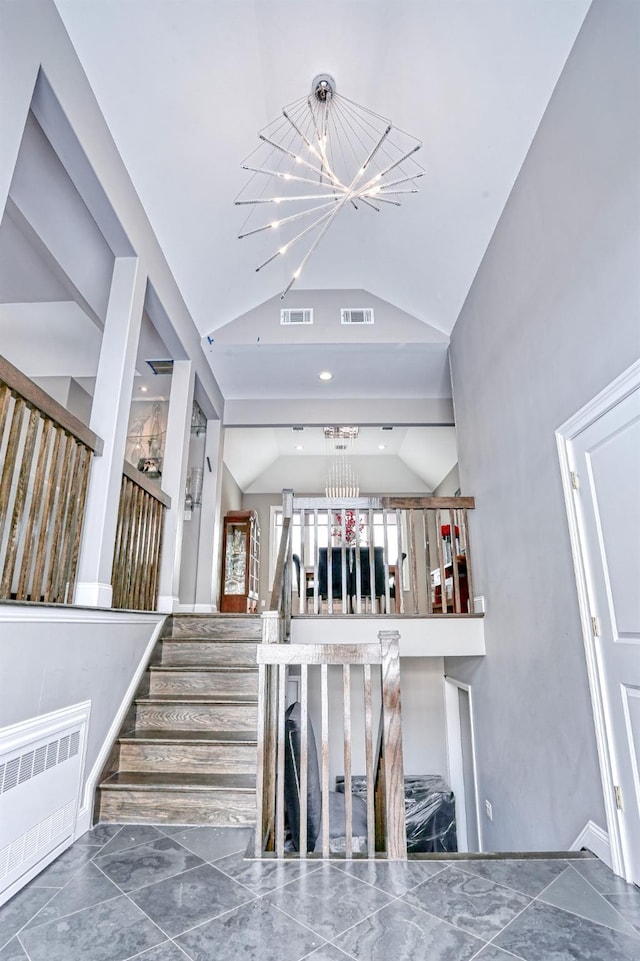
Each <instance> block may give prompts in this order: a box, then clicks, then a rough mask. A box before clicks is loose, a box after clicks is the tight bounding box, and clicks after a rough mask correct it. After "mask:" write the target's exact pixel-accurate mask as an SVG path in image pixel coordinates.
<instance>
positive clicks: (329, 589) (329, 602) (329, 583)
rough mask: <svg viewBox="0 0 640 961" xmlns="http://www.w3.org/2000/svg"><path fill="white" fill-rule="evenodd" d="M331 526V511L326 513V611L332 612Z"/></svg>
mask: <svg viewBox="0 0 640 961" xmlns="http://www.w3.org/2000/svg"><path fill="white" fill-rule="evenodd" d="M332 528H333V511H332V510H329V512H328V515H327V612H328V613H329V614H333V550H332V544H331V541H332V536H331V530H332Z"/></svg>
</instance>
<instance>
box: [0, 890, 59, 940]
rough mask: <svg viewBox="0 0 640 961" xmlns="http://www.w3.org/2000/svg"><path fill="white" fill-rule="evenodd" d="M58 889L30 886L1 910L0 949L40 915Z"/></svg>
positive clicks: (15, 895)
mask: <svg viewBox="0 0 640 961" xmlns="http://www.w3.org/2000/svg"><path fill="white" fill-rule="evenodd" d="M57 893H58V888H38V887H34V886H33V885H31V884H28V885H27V886H26V887H25V888H23V889H22V891H18V893H17V894H14V896H13V897H12V898H11V900H10V901H7V903H6V904H3V905H2V907H1V908H0V948H1V947H2V946H3V945H5V944H6V943H7V941H10V940H11V938H12V937H13V936H14V935H15V934H17V933H18V931H19V930H20V929H21V928H22V927H24V925H25V924H28V922H29V921H30V920H31V918H32V917H33V916H34V915H35V914H37V913H38V911H39V910H40V908H41V907H42V905H43V904H46V903H47V901H49V900H50V898H52V897H53V896H54V895H55V894H57Z"/></svg>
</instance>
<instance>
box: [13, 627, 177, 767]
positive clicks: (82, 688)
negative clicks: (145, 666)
mask: <svg viewBox="0 0 640 961" xmlns="http://www.w3.org/2000/svg"><path fill="white" fill-rule="evenodd" d="M38 613H39V617H38V620H37V621H35V620H32V621H28V620H26V617H27V616H29V615H30V614H31V611H27V609H26V608H22V609H17V608H16V613H15V614H12V611H11V609H5V610H4V611H3V616H2V619H1V620H0V728H4V727H6V726H8V725H11V724H17V723H19V722H20V721H26V720H28V719H30V718H33V717H38V716H39V715H41V714H48V713H49V712H51V711H57V710H60V709H62V708H65V707H70V706H71V705H73V704H77V703H79V702H81V701H91V717H90V721H89V732H88V740H87V759H86V767H85V773H86V774H88V773H89V772H90V771H91V768H92V767H93V764H94V763H95V761H96V758H97V757H98V754H99V752H100V750H101V748H102V746H103V744H104V741H105V738H106V736H107V733H108V732H109V729H110V727H111V724H112V723H113V721H114V719H115V717H116V714H117V712H118V709H119V707H120V705H121V703H122V700H123V698H124V695H125V694H126V692H127V689H128V687H129V684H130V683H131V681H132V679H133V677H134V675H135V673H136V670H137V668H138V666H139V664H140V661H141V658H142V656H143V654H144V652H145V650H146V648H147V645H148V643H149V641H150V640H151V638H152V636H153V632H154V630H155V628H156V626H157V625H158V623H159V622H160V621H162V620H163V615H161V614H119V613H117V612H104V611H95V612H92V611H88V610H86V609H85V610H82V609H75V610H69V611H51V612H46V611H43V609H40V610H39V612H38ZM12 618H13V619H12Z"/></svg>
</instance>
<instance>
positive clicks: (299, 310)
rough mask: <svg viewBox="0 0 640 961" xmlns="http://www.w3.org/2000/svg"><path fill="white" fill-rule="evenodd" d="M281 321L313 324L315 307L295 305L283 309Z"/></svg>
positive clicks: (284, 323) (284, 322)
mask: <svg viewBox="0 0 640 961" xmlns="http://www.w3.org/2000/svg"><path fill="white" fill-rule="evenodd" d="M280 323H281V324H282V325H289V324H312V323H313V307H295V308H293V309H289V310H286V309H285V310H281V311H280Z"/></svg>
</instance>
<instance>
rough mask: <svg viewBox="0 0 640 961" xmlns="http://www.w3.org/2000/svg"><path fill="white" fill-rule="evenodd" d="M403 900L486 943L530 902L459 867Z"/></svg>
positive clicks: (414, 890)
mask: <svg viewBox="0 0 640 961" xmlns="http://www.w3.org/2000/svg"><path fill="white" fill-rule="evenodd" d="M403 900H404V901H406V902H407V903H408V904H414V905H416V907H419V908H423V909H424V910H425V911H428V912H429V913H430V914H435V915H436V917H438V918H442V919H443V920H446V921H450V922H451V923H452V924H455V925H456V926H457V927H459V928H462V929H463V930H464V931H469V932H470V933H471V934H474V935H476V936H477V937H480V938H483V939H484V940H485V941H489V940H490V939H491V938H492V937H493V936H494V935H495V934H497V932H498V931H500V930H501V928H503V927H504V926H505V924H508V923H509V921H512V920H513V918H514V917H515V916H516V914H518V912H519V911H522V909H523V908H524V907H526V905H527V904H528V903H529V899H528V898H526V897H524V896H523V895H522V894H517V893H516V892H515V891H509V890H507V889H506V888H504V887H501V886H500V885H498V884H495V883H494V882H493V881H489V880H488V879H487V878H481V877H478V875H472V874H466V873H465V872H464V871H459V870H457V869H456V868H447V870H446V871H442V872H441V873H440V874H437V875H436V876H435V877H434V878H432V879H431V880H430V881H425V882H424V884H421V885H419V886H418V887H417V888H414V889H413V890H412V891H409V893H408V894H405V895H403Z"/></svg>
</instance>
